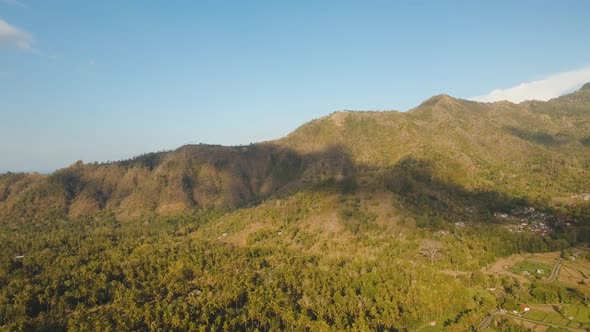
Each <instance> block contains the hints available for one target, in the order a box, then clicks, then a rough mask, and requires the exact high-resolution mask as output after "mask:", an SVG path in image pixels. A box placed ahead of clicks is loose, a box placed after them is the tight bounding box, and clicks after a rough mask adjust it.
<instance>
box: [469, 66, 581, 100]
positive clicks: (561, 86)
mask: <svg viewBox="0 0 590 332" xmlns="http://www.w3.org/2000/svg"><path fill="white" fill-rule="evenodd" d="M588 82H590V67H584V68H580V69H577V70H572V71H567V72H563V73H558V74H554V75H551V76H548V77H546V78H544V79H542V80H538V81H532V82H526V83H521V84H519V85H517V86H514V87H511V88H507V89H497V90H493V91H492V92H490V93H488V94H486V95H483V96H477V97H472V98H468V99H471V100H475V101H482V102H494V101H501V100H508V101H511V102H513V103H520V102H522V101H525V100H542V101H546V100H549V99H552V98H556V97H559V96H561V95H562V94H564V93H567V92H570V91H572V90H574V89H576V88H578V87H580V86H581V85H582V84H584V83H588Z"/></svg>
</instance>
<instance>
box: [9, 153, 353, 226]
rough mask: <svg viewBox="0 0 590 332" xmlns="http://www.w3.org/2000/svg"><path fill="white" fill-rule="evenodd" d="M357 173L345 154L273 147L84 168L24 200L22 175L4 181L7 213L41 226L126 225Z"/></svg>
mask: <svg viewBox="0 0 590 332" xmlns="http://www.w3.org/2000/svg"><path fill="white" fill-rule="evenodd" d="M353 170H354V165H353V163H352V161H351V160H350V157H349V155H348V154H347V153H345V152H344V149H343V148H342V147H340V146H331V147H328V148H326V149H324V150H322V151H317V152H312V153H308V154H300V153H298V152H296V151H294V150H292V149H288V148H284V147H280V146H276V145H272V144H257V145H251V146H241V147H222V146H207V145H191V146H184V147H181V148H179V149H178V150H176V151H172V152H167V153H154V154H148V155H144V156H140V157H138V158H134V159H131V160H126V161H122V162H115V163H107V164H86V165H84V164H82V163H81V162H79V163H76V164H74V165H72V166H70V167H68V168H65V169H62V170H59V171H57V172H55V173H53V174H52V175H50V176H48V177H44V178H42V179H39V180H38V181H36V182H34V183H32V184H29V185H28V187H27V188H26V189H25V190H20V191H18V192H17V191H15V190H13V189H14V188H17V184H18V183H19V181H17V180H18V179H17V175H14V176H12V177H3V178H2V179H0V192H2V193H3V194H2V196H3V201H2V202H0V212H2V211H4V212H5V213H6V211H8V212H9V214H10V215H12V216H13V217H19V219H35V218H42V217H44V216H48V215H52V214H56V213H57V214H60V213H61V214H68V215H70V216H74V217H75V216H78V215H84V214H90V213H93V212H96V211H100V210H103V209H107V210H113V211H115V212H116V213H117V214H118V215H119V216H121V217H138V216H140V215H143V214H146V213H156V214H162V215H167V214H176V213H182V212H189V211H191V210H194V209H208V208H236V207H240V206H243V205H246V204H252V203H255V202H257V201H260V200H261V199H264V198H265V197H268V196H271V195H273V194H277V193H281V192H286V191H288V190H291V189H290V188H295V187H297V186H301V185H310V184H314V183H322V182H325V181H332V180H336V181H340V180H341V179H345V178H348V177H349V176H350V174H352V173H353ZM15 179H16V180H15ZM21 182H22V181H21ZM11 192H14V194H10V193H11Z"/></svg>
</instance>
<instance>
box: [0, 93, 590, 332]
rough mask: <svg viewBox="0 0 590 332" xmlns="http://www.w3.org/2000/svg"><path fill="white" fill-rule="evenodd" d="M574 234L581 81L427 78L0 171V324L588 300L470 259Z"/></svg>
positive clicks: (313, 315) (452, 319) (212, 325)
mask: <svg viewBox="0 0 590 332" xmlns="http://www.w3.org/2000/svg"><path fill="white" fill-rule="evenodd" d="M588 241H590V85H588V84H587V85H585V86H584V87H583V88H582V89H580V90H579V91H577V92H574V93H572V94H569V95H565V96H562V97H560V98H556V99H553V100H550V101H548V102H537V101H532V102H525V103H521V104H513V103H509V102H498V103H489V104H488V103H476V102H471V101H466V100H461V99H455V98H453V97H450V96H446V95H440V96H435V97H432V98H430V99H428V100H427V101H425V102H424V103H422V104H421V105H419V106H418V107H416V108H415V109H413V110H411V111H409V112H405V113H402V112H396V111H390V112H352V111H344V112H336V113H333V114H331V115H329V116H327V117H324V118H321V119H317V120H313V121H311V122H309V123H306V124H304V125H303V126H301V127H300V128H298V129H297V130H295V131H294V132H293V133H291V134H289V135H288V136H286V137H284V138H281V139H278V140H275V141H270V142H264V143H258V144H252V145H248V146H234V147H224V146H210V145H187V146H183V147H181V148H179V149H177V150H174V151H169V152H160V153H149V154H145V155H142V156H139V157H135V158H132V159H129V160H123V161H117V162H112V163H94V164H85V163H82V162H78V163H76V164H74V165H71V166H70V167H67V168H64V169H61V170H58V171H56V172H55V173H53V174H50V175H39V174H14V173H9V174H4V175H0V252H2V256H1V257H0V328H4V329H6V330H35V329H37V330H50V329H53V330H56V331H60V330H72V331H87V330H96V331H109V330H112V331H122V330H130V331H131V330H140V331H158V330H177V331H184V330H207V331H208V330H212V331H217V330H219V331H221V330H260V331H271V330H301V331H303V330H312V331H316V330H347V329H353V330H405V329H414V330H416V329H420V328H422V327H424V326H426V325H428V324H430V323H431V322H435V325H436V326H437V327H439V328H440V329H441V330H442V329H444V330H449V331H451V330H452V331H466V330H470V329H472V330H473V329H475V328H476V327H477V326H478V324H479V322H480V321H481V320H482V319H483V317H485V316H486V315H487V312H488V310H492V309H496V308H499V307H510V308H512V307H516V306H517V304H518V303H522V302H524V301H527V302H531V301H533V302H534V301H540V300H539V299H540V297H541V296H546V294H559V295H558V299H557V300H556V301H561V303H572V304H576V303H584V304H587V296H588V295H590V292H588V290H587V289H586V288H587V287H582V286H580V287H574V286H568V287H565V286H563V285H560V284H549V285H548V284H545V283H544V282H543V281H542V280H541V279H539V280H532V281H531V282H529V283H524V282H522V280H520V279H518V278H512V277H510V276H495V275H493V274H488V273H486V269H485V268H486V267H487V266H489V265H490V264H492V263H493V262H494V261H495V260H496V259H497V258H499V257H504V256H508V255H511V254H515V253H521V252H541V251H550V250H554V251H559V250H566V249H568V248H571V247H574V246H577V247H584V246H586V245H587V243H588ZM582 256H583V255H581V256H580V259H585V258H583V257H582ZM492 288H493V289H498V290H499V291H498V292H495V291H494V292H491V291H489V289H492ZM500 290H501V291H500ZM506 324H508V323H506Z"/></svg>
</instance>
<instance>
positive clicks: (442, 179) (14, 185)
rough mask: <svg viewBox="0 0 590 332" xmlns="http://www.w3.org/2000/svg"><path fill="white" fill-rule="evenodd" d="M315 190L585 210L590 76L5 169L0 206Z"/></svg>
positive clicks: (428, 202)
mask: <svg viewBox="0 0 590 332" xmlns="http://www.w3.org/2000/svg"><path fill="white" fill-rule="evenodd" d="M310 190H312V191H313V190H334V191H338V192H350V193H367V192H373V193H381V192H383V193H387V194H388V195H391V197H392V200H393V201H394V202H396V204H399V206H402V207H404V210H406V211H407V210H408V209H412V207H414V208H416V209H417V210H416V213H426V214H427V215H433V214H432V213H434V214H435V215H438V216H439V217H442V218H443V219H445V213H442V214H441V212H440V211H448V213H452V216H453V219H457V218H459V219H461V218H462V217H461V216H463V217H464V218H465V219H469V214H470V213H472V212H466V208H465V207H466V206H467V207H471V208H468V209H467V210H469V211H476V213H478V214H479V215H480V216H481V217H482V218H486V216H489V215H490V214H491V213H493V212H494V211H496V210H506V209H509V208H510V207H512V206H514V205H519V204H520V205H522V204H531V205H535V206H540V207H544V208H550V209H555V210H556V211H561V210H563V209H567V210H568V211H570V212H571V211H577V212H574V213H577V214H579V215H581V216H583V215H584V213H585V212H583V211H586V210H584V209H587V208H585V207H584V206H586V205H585V203H584V202H585V201H584V200H583V199H581V198H580V197H583V196H582V195H583V194H585V193H587V192H589V191H590V84H586V85H585V86H584V87H583V88H582V89H580V90H579V91H577V92H575V93H572V94H568V95H564V96H562V97H559V98H556V99H553V100H550V101H547V102H538V101H530V102H524V103H520V104H513V103H510V102H496V103H478V102H472V101H467V100H462V99H456V98H453V97H450V96H447V95H439V96H434V97H432V98H430V99H428V100H426V101H425V102H423V103H422V104H421V105H419V106H418V107H416V108H414V109H412V110H410V111H408V112H405V113H402V112H396V111H390V112H349V111H346V112H335V113H333V114H331V115H329V116H327V117H324V118H320V119H316V120H313V121H310V122H308V123H306V124H304V125H302V126H301V127H299V128H298V129H297V130H295V131H294V132H292V133H291V134H289V135H288V136H286V137H284V138H281V139H278V140H275V141H269V142H263V143H258V144H252V145H248V146H233V147H226V146H213V145H186V146H182V147H180V148H178V149H177V150H174V151H170V152H160V153H149V154H145V155H141V156H138V157H135V158H132V159H129V160H123V161H117V162H112V163H101V164H97V163H95V164H83V163H81V162H78V163H76V164H73V165H71V166H69V167H67V168H64V169H61V170H58V171H56V172H54V173H53V174H50V175H39V174H25V173H16V174H15V173H8V174H4V175H1V176H0V215H1V216H3V217H5V218H10V219H11V220H15V221H17V220H23V221H26V220H34V219H39V218H41V219H42V218H44V217H47V216H50V215H56V214H57V215H63V216H64V217H77V216H81V215H88V214H92V213H95V212H99V211H102V210H107V211H112V212H113V213H115V214H116V215H117V216H118V217H120V218H122V219H125V218H135V217H140V216H145V215H175V214H183V213H191V212H192V211H198V210H203V209H224V210H232V209H236V208H240V207H244V206H251V205H256V204H259V203H260V202H263V201H264V200H267V199H271V198H280V197H283V196H285V195H292V194H294V193H297V192H299V191H310ZM429 211H430V212H429ZM437 211H438V212H437ZM431 212H432V213H431Z"/></svg>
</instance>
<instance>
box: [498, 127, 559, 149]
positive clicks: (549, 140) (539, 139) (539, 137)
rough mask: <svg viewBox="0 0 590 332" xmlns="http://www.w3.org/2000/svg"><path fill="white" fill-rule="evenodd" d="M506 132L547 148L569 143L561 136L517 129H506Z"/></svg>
mask: <svg viewBox="0 0 590 332" xmlns="http://www.w3.org/2000/svg"><path fill="white" fill-rule="evenodd" d="M505 130H506V132H508V133H510V134H512V135H514V136H516V137H519V138H521V139H524V140H527V141H529V142H532V143H536V144H541V145H546V146H559V145H562V144H566V143H568V142H569V139H568V137H566V136H563V135H559V134H558V135H551V134H549V133H544V132H535V131H529V130H525V129H521V128H516V127H505Z"/></svg>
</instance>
